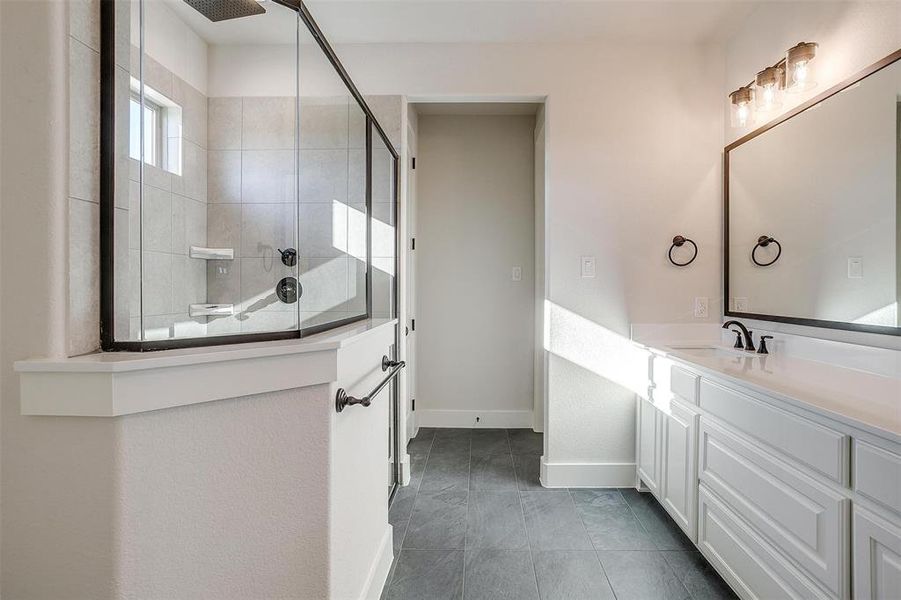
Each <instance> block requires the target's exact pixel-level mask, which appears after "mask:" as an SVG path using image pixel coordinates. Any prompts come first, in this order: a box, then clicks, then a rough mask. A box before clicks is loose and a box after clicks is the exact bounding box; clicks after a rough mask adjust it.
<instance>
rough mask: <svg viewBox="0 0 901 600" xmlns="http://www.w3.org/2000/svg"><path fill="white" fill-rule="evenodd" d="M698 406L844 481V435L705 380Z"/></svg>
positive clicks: (846, 438) (795, 458)
mask: <svg viewBox="0 0 901 600" xmlns="http://www.w3.org/2000/svg"><path fill="white" fill-rule="evenodd" d="M700 406H701V408H702V409H704V410H705V411H707V412H709V413H711V414H713V415H716V416H717V417H719V418H720V419H722V420H724V421H726V422H727V423H729V424H730V425H733V426H734V427H736V428H738V429H741V430H742V431H745V432H747V433H749V434H751V435H752V436H754V437H756V438H757V439H759V440H761V441H763V442H765V443H767V444H769V445H770V446H772V447H773V448H775V449H777V450H779V451H780V452H783V453H784V454H785V455H786V456H788V457H789V458H790V459H792V460H795V461H798V462H799V463H801V464H804V465H807V466H808V467H810V468H812V469H815V470H816V471H819V472H820V473H822V474H823V475H825V476H827V477H829V479H832V480H833V481H835V482H837V483H839V484H841V485H847V484H848V463H849V458H848V455H849V447H850V445H849V444H850V441H849V438H848V436H846V435H843V434H841V433H839V432H837V431H833V430H831V429H829V428H827V427H823V426H822V425H819V424H817V423H814V422H813V421H809V420H807V419H804V418H802V417H799V416H797V415H794V414H792V413H790V412H788V411H785V410H782V409H780V408H776V407H775V406H771V405H769V404H766V403H764V402H761V401H760V400H756V399H754V398H751V397H750V396H746V395H745V394H742V393H739V392H736V391H734V390H731V389H728V388H725V387H723V386H721V385H718V384H715V383H711V382H710V381H707V380H706V379H702V380H701V385H700Z"/></svg>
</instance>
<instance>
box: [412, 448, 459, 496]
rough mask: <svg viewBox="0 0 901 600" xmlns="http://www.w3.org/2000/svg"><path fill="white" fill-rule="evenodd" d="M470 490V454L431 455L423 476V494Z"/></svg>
mask: <svg viewBox="0 0 901 600" xmlns="http://www.w3.org/2000/svg"><path fill="white" fill-rule="evenodd" d="M468 489H469V452H468V451H467V452H465V453H445V454H436V453H432V454H430V455H429V460H428V462H427V463H426V465H425V472H424V473H423V475H422V484H420V486H419V490H420V491H421V492H434V491H440V490H468Z"/></svg>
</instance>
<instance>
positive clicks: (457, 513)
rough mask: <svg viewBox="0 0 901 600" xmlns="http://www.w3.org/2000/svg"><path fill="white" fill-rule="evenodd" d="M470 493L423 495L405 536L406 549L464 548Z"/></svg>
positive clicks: (416, 506) (415, 505) (424, 493)
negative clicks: (467, 503)
mask: <svg viewBox="0 0 901 600" xmlns="http://www.w3.org/2000/svg"><path fill="white" fill-rule="evenodd" d="M466 497H467V492H434V493H433V492H420V493H419V494H418V495H417V496H416V502H415V504H414V505H413V514H412V516H411V517H410V524H409V525H408V526H407V534H406V536H404V548H405V549H406V548H413V549H417V550H435V549H458V548H463V540H464V537H465V536H466Z"/></svg>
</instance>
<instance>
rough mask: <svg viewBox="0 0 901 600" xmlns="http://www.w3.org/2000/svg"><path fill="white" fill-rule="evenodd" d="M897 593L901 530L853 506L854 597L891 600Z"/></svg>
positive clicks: (900, 575)
mask: <svg viewBox="0 0 901 600" xmlns="http://www.w3.org/2000/svg"><path fill="white" fill-rule="evenodd" d="M899 594H901V527H898V525H897V523H891V522H889V521H888V520H886V519H883V518H881V517H879V516H878V515H876V514H875V513H871V512H869V511H867V510H864V509H862V508H860V507H858V506H855V507H854V597H855V598H872V600H895V599H897V598H898V596H899Z"/></svg>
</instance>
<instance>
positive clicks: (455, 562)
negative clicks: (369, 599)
mask: <svg viewBox="0 0 901 600" xmlns="http://www.w3.org/2000/svg"><path fill="white" fill-rule="evenodd" d="M462 595H463V551H462V550H404V551H403V552H401V553H400V558H399V559H398V561H397V567H396V568H395V569H394V576H393V577H392V579H391V585H390V586H389V587H388V596H387V597H388V599H389V600H459V599H460V598H461V597H462Z"/></svg>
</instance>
